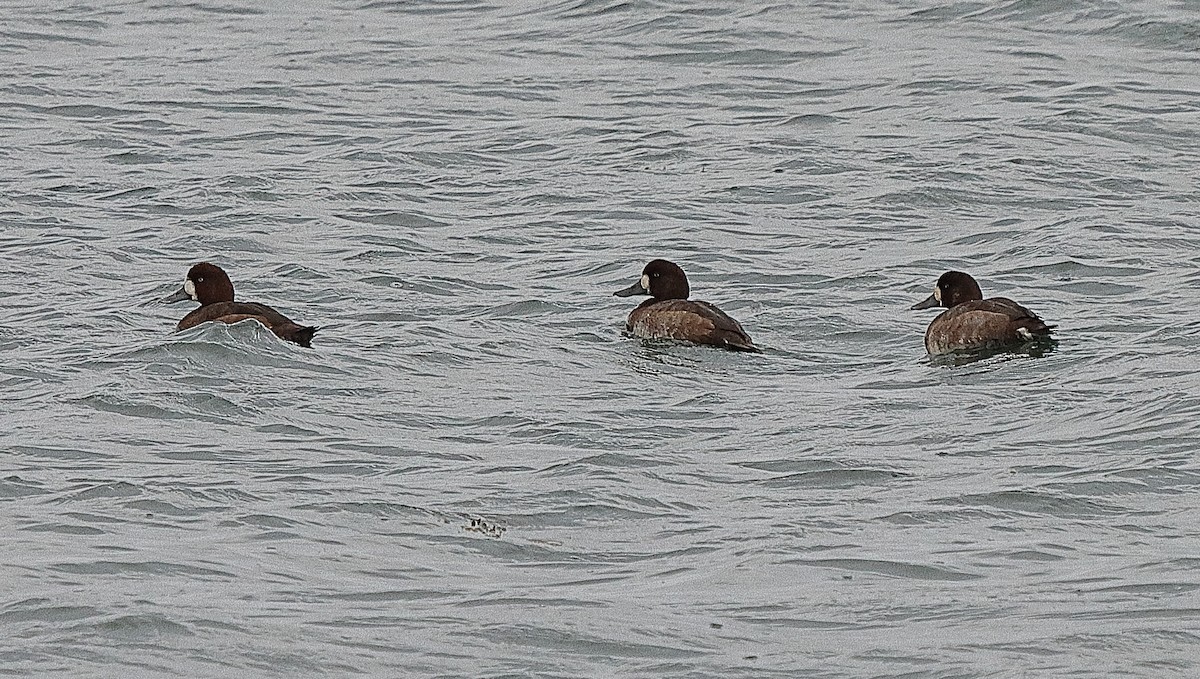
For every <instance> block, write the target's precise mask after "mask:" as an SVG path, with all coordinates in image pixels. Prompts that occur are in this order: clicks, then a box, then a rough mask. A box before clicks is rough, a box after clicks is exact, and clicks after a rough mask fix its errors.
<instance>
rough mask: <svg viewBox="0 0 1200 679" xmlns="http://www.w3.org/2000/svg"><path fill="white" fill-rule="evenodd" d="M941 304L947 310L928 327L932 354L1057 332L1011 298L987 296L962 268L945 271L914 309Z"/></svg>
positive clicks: (1047, 336) (928, 348)
mask: <svg viewBox="0 0 1200 679" xmlns="http://www.w3.org/2000/svg"><path fill="white" fill-rule="evenodd" d="M938 306H940V307H945V308H946V311H943V312H942V313H941V314H940V315H938V317H937V318H935V319H933V322H932V323H930V324H929V327H928V328H927V329H926V330H925V350H926V351H927V352H928V353H929V354H931V355H937V354H946V353H950V352H953V351H963V350H971V349H982V348H989V347H997V348H998V347H1004V346H1005V345H1015V344H1022V343H1024V342H1027V341H1030V340H1035V339H1050V337H1051V334H1052V333H1053V331H1054V326H1052V325H1046V323H1045V322H1044V321H1042V319H1041V318H1038V316H1037V314H1035V313H1033V312H1032V311H1030V310H1029V309H1026V308H1025V307H1023V306H1021V305H1020V304H1017V303H1016V302H1014V301H1012V300H1011V299H1008V298H1005V297H992V298H990V299H984V298H983V291H982V290H980V288H979V283H976V282H975V279H974V278H971V276H969V275H967V274H965V273H963V272H961V271H947V272H946V273H944V274H942V275H941V277H940V278H938V281H937V284H936V285H934V287H933V294H932V295H930V296H929V297H927V298H926V299H924V300H923V301H920V302H917V303H916V304H914V305H912V308H913V309H930V308H933V307H938Z"/></svg>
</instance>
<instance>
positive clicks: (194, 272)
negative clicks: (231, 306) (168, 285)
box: [163, 262, 233, 306]
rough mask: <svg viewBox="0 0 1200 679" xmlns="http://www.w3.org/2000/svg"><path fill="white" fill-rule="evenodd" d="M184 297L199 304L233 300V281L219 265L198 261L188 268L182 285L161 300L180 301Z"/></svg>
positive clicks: (165, 301)
mask: <svg viewBox="0 0 1200 679" xmlns="http://www.w3.org/2000/svg"><path fill="white" fill-rule="evenodd" d="M185 299H191V300H195V301H197V302H200V306H204V305H206V304H215V303H217V302H232V301H233V283H232V282H231V281H230V280H229V276H228V275H226V274H225V272H224V271H222V270H221V267H219V266H217V265H216V264H210V263H208V262H200V263H199V264H196V265H195V266H193V267H192V268H191V269H189V270H188V274H187V278H186V279H184V281H183V287H182V288H180V289H179V291H178V292H176V293H175V294H173V295H171V296H170V297H167V298H166V299H164V300H163V303H165V304H174V303H175V302H182V301H183V300H185Z"/></svg>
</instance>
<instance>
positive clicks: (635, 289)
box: [613, 281, 650, 297]
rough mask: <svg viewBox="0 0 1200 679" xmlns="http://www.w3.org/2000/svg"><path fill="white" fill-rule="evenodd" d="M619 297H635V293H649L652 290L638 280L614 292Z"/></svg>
mask: <svg viewBox="0 0 1200 679" xmlns="http://www.w3.org/2000/svg"><path fill="white" fill-rule="evenodd" d="M613 294H614V295H616V296H617V297H633V296H634V295H649V294H650V291H649V290H647V289H646V288H643V287H642V282H641V281H638V282H637V283H634V284H633V285H631V286H629V287H628V288H625V289H624V290H617V291H616V292H614V293H613Z"/></svg>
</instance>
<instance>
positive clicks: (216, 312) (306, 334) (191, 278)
mask: <svg viewBox="0 0 1200 679" xmlns="http://www.w3.org/2000/svg"><path fill="white" fill-rule="evenodd" d="M188 299H190V300H193V301H196V302H200V308H199V309H195V310H193V311H192V312H191V313H189V314H188V315H186V316H184V317H183V319H182V320H181V321H179V324H178V325H177V326H176V327H175V329H176V330H187V329H188V328H193V327H195V326H197V325H200V324H201V323H207V322H209V321H216V322H217V323H237V322H238V321H244V320H246V319H248V318H252V319H254V320H256V321H258V322H259V323H261V324H263V325H264V326H266V328H267V329H268V330H270V331H271V332H273V333H275V335H276V336H278V337H279V338H280V339H283V340H287V341H288V342H295V343H296V344H299V345H300V346H302V347H311V346H312V338H313V335H314V334H315V333H316V332H317V330H319V328H318V327H317V326H315V325H300V324H299V323H295V322H293V321H292V320H291V319H289V318H288V317H287V316H284V315H283V314H281V313H279V312H278V311H276V310H274V309H272V308H271V307H269V306H267V305H266V304H259V303H257V302H235V301H233V282H232V281H230V280H229V275H228V274H226V273H225V271H224V269H222V268H221V267H219V266H217V265H216V264H212V263H211V262H200V263H199V264H195V265H193V266H192V268H191V269H189V270H188V273H187V278H185V279H184V281H183V287H182V288H180V289H179V291H178V292H176V293H175V294H173V295H171V296H169V297H167V298H165V299H163V300H162V302H163V303H164V304H174V303H175V302H182V301H184V300H188Z"/></svg>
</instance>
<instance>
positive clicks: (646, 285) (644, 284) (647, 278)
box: [626, 273, 650, 292]
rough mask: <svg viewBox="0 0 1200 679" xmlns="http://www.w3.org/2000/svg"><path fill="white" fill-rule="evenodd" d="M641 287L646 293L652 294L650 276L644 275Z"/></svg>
mask: <svg viewBox="0 0 1200 679" xmlns="http://www.w3.org/2000/svg"><path fill="white" fill-rule="evenodd" d="M626 280H629V279H626ZM641 285H642V289H643V290H645V291H646V292H650V274H645V273H644V274H642V280H641Z"/></svg>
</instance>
